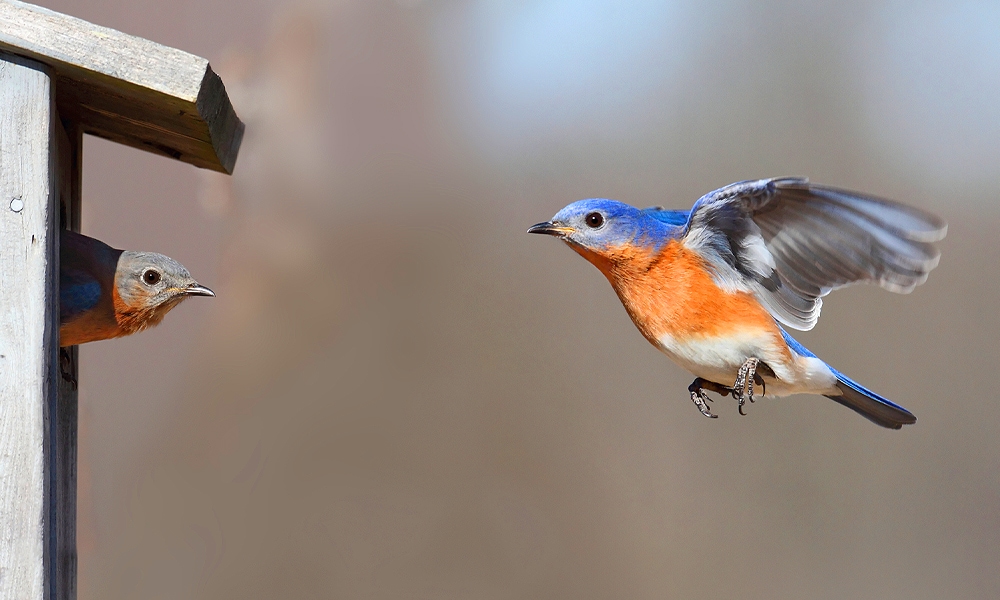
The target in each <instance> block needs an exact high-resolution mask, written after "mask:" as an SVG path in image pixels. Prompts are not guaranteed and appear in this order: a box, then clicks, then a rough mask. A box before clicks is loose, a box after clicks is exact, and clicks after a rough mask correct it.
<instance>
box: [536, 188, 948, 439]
mask: <svg viewBox="0 0 1000 600" xmlns="http://www.w3.org/2000/svg"><path fill="white" fill-rule="evenodd" d="M946 231H947V225H946V224H945V223H944V221H942V220H941V219H939V218H938V217H936V216H934V215H931V214H929V213H926V212H924V211H922V210H918V209H916V208H911V207H909V206H905V205H902V204H899V203H896V202H892V201H890V200H883V199H881V198H875V197H873V196H868V195H866V194H859V193H857V192H851V191H847V190H841V189H836V188H832V187H826V186H822V185H813V184H810V183H809V181H808V180H807V179H804V178H779V179H761V180H758V181H741V182H739V183H734V184H731V185H728V186H726V187H724V188H721V189H718V190H716V191H714V192H711V193H709V194H706V195H705V196H703V197H702V198H701V199H699V200H698V201H697V202H696V203H695V204H694V207H692V208H691V210H690V211H684V210H665V209H663V208H661V207H652V208H646V209H642V210H640V209H637V208H634V207H632V206H629V205H627V204H623V203H621V202H615V201H613V200H604V199H592V200H581V201H579V202H574V203H573V204H570V205H569V206H567V207H566V208H564V209H562V210H561V211H559V212H558V213H556V215H555V217H553V218H552V220H551V221H546V222H544V223H538V224H537V225H533V226H532V227H531V228H530V229H528V233H543V234H547V235H553V236H556V237H558V238H560V239H562V240H563V241H564V242H566V243H567V244H568V245H569V246H570V247H571V248H572V249H573V250H575V251H576V252H577V253H578V254H580V255H581V256H583V257H584V258H586V259H587V260H589V261H590V262H591V263H593V264H594V265H595V266H596V267H597V268H598V269H600V270H601V272H602V273H604V275H605V276H606V277H607V278H608V281H610V282H611V285H612V287H614V289H615V292H616V293H617V294H618V298H619V299H621V302H622V304H624V305H625V310H627V311H628V314H629V316H630V317H632V321H633V322H634V323H635V325H636V327H638V328H639V331H640V332H642V335H643V336H645V337H646V339H647V340H649V342H650V343H652V344H653V345H654V346H656V347H657V348H659V349H660V350H661V351H662V352H663V353H664V354H666V355H667V356H669V357H670V358H671V359H673V361H674V362H676V363H677V364H678V365H680V366H682V367H684V368H685V369H687V370H688V371H690V372H692V373H693V374H694V375H695V376H696V377H697V379H695V380H694V382H693V383H692V384H691V386H690V387H689V388H688V391H689V392H690V393H691V400H692V401H693V402H694V403H695V405H696V406H697V407H698V409H699V410H700V411H701V412H702V414H704V415H705V416H706V417H712V418H714V417H715V416H716V415H714V414H712V412H711V411H710V410H709V408H708V404H707V402H706V401H707V400H709V397H708V396H707V394H706V393H705V390H711V391H714V392H717V393H720V394H722V395H728V394H732V395H733V397H734V398H736V399H737V401H738V403H739V411H740V413H741V414H743V406H744V403H745V402H746V401H747V400H749V401H750V402H753V401H754V383H756V384H757V385H759V386H761V387H762V388H763V394H764V395H766V396H786V395H789V394H797V393H806V394H821V395H823V396H826V397H827V398H831V399H833V400H835V401H837V402H839V403H841V404H843V405H844V406H847V407H848V408H850V409H851V410H854V411H856V412H858V413H860V414H861V415H862V416H864V417H865V418H867V419H869V420H870V421H873V422H875V423H877V424H879V425H881V426H883V427H889V428H892V429H899V428H901V427H902V426H903V425H908V424H910V423H914V422H916V420H917V419H916V417H914V416H913V414H912V413H910V412H909V411H908V410H906V409H905V408H903V407H902V406H899V405H897V404H894V403H893V402H891V401H889V400H887V399H885V398H883V397H882V396H879V395H878V394H876V393H874V392H871V391H869V390H867V389H865V388H864V387H862V386H861V385H859V384H857V383H855V382H854V381H852V380H851V379H849V378H848V377H847V376H845V375H844V374H842V373H840V372H839V371H837V370H835V369H834V368H833V367H831V366H829V365H827V364H826V363H825V362H823V361H822V360H820V359H819V358H817V357H816V355H815V354H813V353H812V352H810V351H809V350H807V349H806V348H805V347H803V346H802V344H800V343H798V342H797V341H795V340H794V339H792V337H791V336H790V335H788V333H786V332H785V330H784V329H783V328H782V325H784V326H786V327H790V328H792V329H798V330H802V331H805V330H809V329H812V327H813V326H814V325H815V324H816V321H817V319H819V313H820V306H821V305H822V297H823V296H825V295H827V294H829V293H830V292H831V291H832V290H835V289H837V288H840V287H844V286H846V285H850V284H852V283H858V282H866V283H876V284H878V285H879V286H881V287H883V288H885V289H887V290H890V291H893V292H898V293H907V292H910V291H912V290H913V288H914V287H916V286H917V285H919V284H921V283H923V282H924V281H926V279H927V274H928V273H929V272H930V271H931V269H933V268H934V267H935V266H937V263H938V259H939V257H940V252H939V251H938V250H937V248H936V247H935V246H934V245H933V242H936V241H939V240H941V239H942V238H944V236H945V233H946Z"/></svg>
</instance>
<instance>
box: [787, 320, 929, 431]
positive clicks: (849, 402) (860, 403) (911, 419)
mask: <svg viewBox="0 0 1000 600" xmlns="http://www.w3.org/2000/svg"><path fill="white" fill-rule="evenodd" d="M781 336H782V337H783V338H785V343H786V344H788V346H789V347H790V348H791V349H792V350H794V351H795V352H796V354H799V355H800V356H809V357H813V358H817V357H816V355H815V354H813V353H812V352H810V351H809V350H808V349H806V347H805V346H803V345H802V344H800V343H799V342H798V341H796V340H795V338H793V337H792V336H790V335H788V332H786V331H785V330H784V329H781ZM827 367H829V368H830V370H831V371H833V374H834V375H836V377H837V389H839V390H840V392H841V395H839V396H827V398H829V399H831V400H833V401H835V402H839V403H840V404H843V405H844V406H846V407H847V408H849V409H851V410H853V411H854V412H856V413H858V414H860V415H861V416H863V417H864V418H866V419H868V420H869V421H872V422H873V423H876V424H878V425H881V426H882V427H888V428H890V429H899V428H901V427H902V426H903V425H910V424H912V423H916V422H917V417H915V416H914V415H913V413H911V412H910V411H908V410H906V409H905V408H903V407H902V406H900V405H898V404H896V403H895V402H892V401H891V400H889V399H888V398H883V397H882V396H879V395H878V394H876V393H875V392H873V391H871V390H869V389H867V388H865V387H864V386H862V385H861V384H859V383H857V382H855V381H853V380H852V379H850V378H849V377H848V376H847V375H844V374H843V373H841V372H840V371H838V370H836V369H834V368H833V367H830V365H827Z"/></svg>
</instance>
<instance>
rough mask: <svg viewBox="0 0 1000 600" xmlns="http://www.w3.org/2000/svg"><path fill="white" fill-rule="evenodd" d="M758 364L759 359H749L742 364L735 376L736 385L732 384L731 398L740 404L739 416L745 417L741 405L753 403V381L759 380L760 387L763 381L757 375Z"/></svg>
mask: <svg viewBox="0 0 1000 600" xmlns="http://www.w3.org/2000/svg"><path fill="white" fill-rule="evenodd" d="M759 363H760V360H759V359H757V358H753V357H750V358H748V359H747V360H746V362H745V363H743V366H742V367H740V370H739V372H738V373H737V374H736V383H734V384H733V397H734V398H736V400H737V401H738V402H739V403H740V406H739V411H740V414H741V415H746V413H745V412H743V405H744V404H746V401H747V400H750V402H753V401H754V397H753V383H754V381H758V380H759V381H760V383H761V384H762V385H763V383H764V380H763V379H761V378H760V376H759V375H757V365H758V364H759Z"/></svg>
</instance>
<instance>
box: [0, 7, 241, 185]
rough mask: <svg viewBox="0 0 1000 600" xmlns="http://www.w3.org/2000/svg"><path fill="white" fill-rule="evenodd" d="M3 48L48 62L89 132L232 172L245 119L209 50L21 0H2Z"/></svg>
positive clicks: (60, 91) (62, 105) (60, 95)
mask: <svg viewBox="0 0 1000 600" xmlns="http://www.w3.org/2000/svg"><path fill="white" fill-rule="evenodd" d="M0 49H3V50H6V51H8V52H11V53H13V54H18V55H21V56H26V57H29V58H32V59H34V60H37V61H39V62H42V63H44V64H46V65H49V66H50V67H51V68H52V69H53V70H54V72H55V76H56V101H57V104H58V107H59V112H60V114H61V115H62V117H63V118H64V119H70V120H73V121H75V122H77V123H79V124H80V125H81V126H82V127H83V129H84V131H85V132H86V133H92V134H94V135H98V136H101V137H104V138H107V139H110V140H113V141H115V142H119V143H122V144H126V145H129V146H134V147H136V148H141V149H143V150H148V151H150V152H155V153H158V154H163V155H166V156H170V157H173V158H176V159H177V160H181V161H184V162H187V163H191V164H193V165H195V166H198V167H203V168H206V169H213V170H216V171H222V172H224V173H232V171H233V166H234V165H235V163H236V155H237V153H238V151H239V147H240V142H241V141H242V139H243V123H242V122H240V120H239V118H238V117H237V116H236V112H235V111H234V110H233V106H232V104H231V103H230V101H229V96H228V95H227V94H226V88H225V86H224V85H223V83H222V80H221V79H220V78H219V76H218V75H216V74H215V72H214V71H212V67H211V66H210V65H209V63H208V61H207V60H205V59H204V58H200V57H198V56H194V55H193V54H188V53H187V52H183V51H181V50H176V49H174V48H169V47H167V46H162V45H160V44H157V43H154V42H151V41H149V40H145V39H142V38H138V37H135V36H131V35H127V34H124V33H121V32H119V31H115V30H113V29H108V28H106V27H101V26H99V25H94V24H92V23H88V22H86V21H83V20H81V19H77V18H75V17H70V16H67V15H63V14H60V13H57V12H54V11H51V10H48V9H45V8H41V7H38V6H34V5H31V4H27V3H24V2H19V1H18V0H0Z"/></svg>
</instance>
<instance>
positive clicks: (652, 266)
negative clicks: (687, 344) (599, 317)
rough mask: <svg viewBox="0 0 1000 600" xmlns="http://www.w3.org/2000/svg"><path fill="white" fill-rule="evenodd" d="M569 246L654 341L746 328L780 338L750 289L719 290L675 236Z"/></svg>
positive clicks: (701, 262)
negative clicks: (662, 240) (655, 243)
mask: <svg viewBox="0 0 1000 600" xmlns="http://www.w3.org/2000/svg"><path fill="white" fill-rule="evenodd" d="M574 249H575V250H576V251H577V252H578V253H579V254H581V255H582V256H583V257H584V258H586V259H587V260H589V261H590V262H592V263H594V265H595V266H597V268H598V269H600V270H601V272H603V273H604V275H605V276H607V278H608V281H610V282H611V285H612V286H613V287H614V289H615V292H617V294H618V297H619V298H620V299H621V301H622V304H624V305H625V309H626V310H627V311H628V314H629V316H631V317H632V321H633V322H635V324H636V327H638V328H639V331H641V332H642V334H643V335H644V336H645V337H646V339H648V340H649V341H650V342H652V343H653V344H654V345H656V344H657V343H658V340H659V339H660V338H661V337H663V336H664V335H670V336H673V337H674V338H675V339H678V340H683V339H688V338H694V337H707V338H711V337H718V336H725V335H726V334H728V333H730V332H733V331H737V330H741V329H750V328H752V329H765V330H768V331H769V332H771V333H773V335H774V336H776V337H777V339H779V340H780V339H781V333H780V331H779V330H778V327H777V325H776V324H775V322H774V319H773V318H772V317H771V315H770V314H769V313H768V312H767V310H765V309H764V307H762V306H761V305H760V303H759V302H758V301H757V299H756V298H754V296H753V295H752V294H750V293H747V292H736V293H729V292H726V291H724V290H723V289H722V288H720V287H719V286H718V285H717V284H716V283H715V281H714V280H713V279H712V275H711V273H710V271H709V270H708V267H707V265H706V263H705V260H704V259H703V258H701V256H699V255H698V253H696V252H694V251H692V250H689V249H687V248H685V247H684V245H683V244H682V243H681V242H679V241H677V240H671V241H670V242H668V243H667V244H666V245H665V246H663V247H662V248H661V249H660V250H659V252H653V251H652V250H651V249H647V248H642V247H635V246H621V247H617V248H612V249H610V250H608V251H606V252H603V253H601V254H596V253H594V252H591V251H589V250H586V249H584V248H578V247H574Z"/></svg>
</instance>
